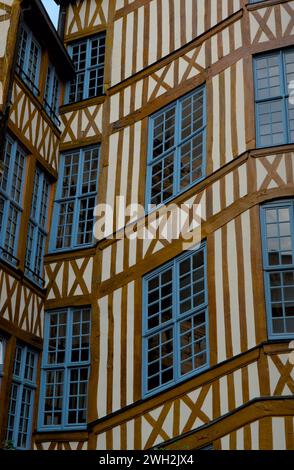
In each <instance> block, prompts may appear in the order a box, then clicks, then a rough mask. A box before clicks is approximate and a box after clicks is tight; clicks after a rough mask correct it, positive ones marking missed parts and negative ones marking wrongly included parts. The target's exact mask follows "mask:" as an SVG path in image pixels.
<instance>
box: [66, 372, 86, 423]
mask: <svg viewBox="0 0 294 470" xmlns="http://www.w3.org/2000/svg"><path fill="white" fill-rule="evenodd" d="M88 372H89V369H88V367H83V368H78V369H71V370H70V379H69V398H68V424H83V423H86V422H87V398H88Z"/></svg>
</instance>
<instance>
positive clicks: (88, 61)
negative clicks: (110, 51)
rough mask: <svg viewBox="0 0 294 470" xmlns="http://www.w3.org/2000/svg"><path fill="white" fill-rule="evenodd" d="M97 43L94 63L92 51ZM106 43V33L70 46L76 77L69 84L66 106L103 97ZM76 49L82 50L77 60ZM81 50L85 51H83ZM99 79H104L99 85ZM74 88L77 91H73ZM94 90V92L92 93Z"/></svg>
mask: <svg viewBox="0 0 294 470" xmlns="http://www.w3.org/2000/svg"><path fill="white" fill-rule="evenodd" d="M95 41H98V47H97V49H98V53H97V56H96V59H97V60H96V61H95V62H94V63H93V62H92V60H93V58H92V56H91V53H92V51H91V49H92V45H93V43H94V42H95ZM105 42H106V33H105V32H101V33H100V34H96V35H95V36H91V37H89V38H87V39H83V40H79V41H75V42H73V43H71V44H70V45H69V46H68V53H69V55H70V56H71V58H72V60H73V62H74V65H75V68H76V77H75V78H74V79H73V80H72V81H71V82H69V83H67V86H66V91H65V104H71V103H76V102H78V101H82V100H86V99H89V98H94V97H95V96H101V95H103V93H104V68H105ZM74 48H80V51H79V53H78V56H77V58H75V53H74ZM81 49H83V50H82V51H81ZM101 51H102V52H101ZM81 57H82V59H81ZM93 74H94V75H93ZM99 74H100V75H99ZM98 77H99V78H100V79H102V83H99V84H98V83H97V80H98ZM91 81H94V82H95V85H94V87H93V86H91ZM100 82H101V80H100ZM73 88H74V89H75V91H73V90H72V89H73ZM92 89H93V90H94V92H91V90H92Z"/></svg>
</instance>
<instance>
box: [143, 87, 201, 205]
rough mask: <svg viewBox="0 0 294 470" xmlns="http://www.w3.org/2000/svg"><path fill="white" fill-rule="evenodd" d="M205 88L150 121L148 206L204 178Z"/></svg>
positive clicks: (156, 203)
mask: <svg viewBox="0 0 294 470" xmlns="http://www.w3.org/2000/svg"><path fill="white" fill-rule="evenodd" d="M205 127H206V117H205V88H204V87H198V88H197V89H196V90H195V91H194V92H193V93H192V94H189V95H188V96H186V97H184V98H181V99H179V100H178V101H176V102H175V103H174V104H173V105H171V106H168V107H166V108H164V109H163V110H162V111H161V112H160V113H158V114H157V115H155V116H154V117H152V118H151V119H150V129H151V135H150V142H149V157H148V179H147V183H148V184H149V185H150V187H149V188H148V189H149V191H150V196H149V200H148V203H149V204H152V205H160V204H162V203H164V202H166V201H167V200H168V199H171V198H172V197H173V196H175V195H176V194H178V193H179V192H181V191H184V190H185V189H187V187H188V186H190V185H192V184H194V183H195V182H196V181H198V180H199V179H200V178H202V177H203V176H204V170H203V169H204V159H205V140H206V130H205Z"/></svg>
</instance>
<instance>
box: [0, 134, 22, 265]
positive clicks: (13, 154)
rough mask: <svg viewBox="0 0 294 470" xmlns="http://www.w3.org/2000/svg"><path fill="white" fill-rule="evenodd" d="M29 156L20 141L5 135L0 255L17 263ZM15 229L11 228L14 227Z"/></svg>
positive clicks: (0, 200)
mask: <svg viewBox="0 0 294 470" xmlns="http://www.w3.org/2000/svg"><path fill="white" fill-rule="evenodd" d="M26 158H27V155H26V153H25V151H24V150H23V148H22V147H21V146H20V144H19V143H18V141H17V140H14V139H13V138H12V137H10V136H6V141H5V152H4V172H3V175H2V178H1V180H0V257H1V258H2V259H5V261H8V262H9V263H10V264H12V265H13V266H17V265H18V263H19V260H18V258H17V248H18V239H19V229H20V223H21V217H22V212H23V189H24V180H25V173H26ZM12 226H13V227H14V228H15V230H14V231H12V230H11V227H12Z"/></svg>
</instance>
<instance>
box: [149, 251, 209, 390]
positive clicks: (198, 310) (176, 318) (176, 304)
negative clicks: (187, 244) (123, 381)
mask: <svg viewBox="0 0 294 470" xmlns="http://www.w3.org/2000/svg"><path fill="white" fill-rule="evenodd" d="M201 252H202V253H203V278H202V280H203V286H204V288H203V289H202V290H201V291H199V292H197V293H196V294H195V291H194V290H193V294H192V290H190V292H191V296H190V300H191V307H190V309H189V310H188V311H186V312H185V313H180V310H179V309H180V305H183V304H184V303H185V301H186V300H187V298H186V299H185V298H184V299H185V300H182V301H180V292H183V291H185V290H186V289H187V288H190V289H192V284H188V285H186V286H185V287H183V286H182V287H180V277H181V278H182V279H183V277H185V276H188V275H190V276H192V274H191V273H192V272H193V271H194V270H195V268H193V269H192V271H188V272H187V273H185V274H184V275H183V274H180V265H182V263H183V262H184V263H185V262H187V261H188V262H190V263H193V258H194V256H197V255H199V254H200V253H201ZM197 269H198V268H196V270H197ZM167 271H170V272H171V273H172V275H171V281H168V283H171V286H172V293H171V294H169V295H168V296H164V297H163V301H165V300H166V299H167V297H171V300H172V303H171V304H170V307H169V308H168V309H171V310H172V318H171V319H169V320H167V321H166V322H162V321H160V322H159V326H155V327H153V328H148V319H149V320H150V317H148V307H149V304H148V295H149V294H150V293H151V292H152V290H151V291H148V283H149V282H150V281H152V280H153V279H155V278H156V277H158V276H160V275H162V274H163V275H164V274H165V273H166V272H167ZM161 279H162V278H161ZM160 285H161V286H162V284H161V280H160ZM163 289H164V287H163ZM199 293H200V294H203V295H204V298H203V302H202V303H201V304H200V305H198V306H196V307H195V306H192V303H193V302H194V297H195V295H199ZM159 302H161V304H160V305H161V306H162V305H163V303H162V298H160V301H159ZM142 311H143V322H142V357H143V361H142V362H143V381H142V394H143V398H148V397H150V396H152V395H155V394H158V393H159V392H161V391H163V390H166V389H168V388H171V387H173V386H175V385H177V384H179V383H181V382H183V381H185V380H187V379H189V378H191V377H193V376H195V375H198V374H200V373H202V372H204V371H205V370H207V369H208V368H209V366H210V351H209V317H208V292H207V252H206V242H203V243H201V245H200V246H198V247H197V248H196V249H195V250H193V251H189V252H186V253H184V254H183V255H181V256H179V257H177V258H175V259H174V260H172V261H171V262H169V263H166V264H165V265H163V266H161V267H160V268H158V269H156V270H155V271H153V272H151V273H149V274H148V275H147V276H145V277H144V278H143V303H142ZM158 313H159V318H161V320H162V319H163V316H164V315H165V314H166V308H164V309H163V310H162V309H161V308H159V310H158ZM200 315H204V317H205V323H202V324H201V326H204V325H205V336H204V337H203V338H204V341H205V344H206V348H205V349H203V350H201V352H200V353H199V354H200V355H201V354H202V353H204V354H205V355H206V361H205V363H204V364H202V365H201V366H200V367H197V368H194V369H192V370H191V371H190V372H187V373H183V374H182V373H181V370H180V367H181V365H182V363H185V362H187V359H183V360H181V351H183V350H184V349H185V347H184V346H185V344H184V346H183V345H181V336H184V335H183V334H181V331H180V325H181V323H182V322H183V321H189V320H191V324H192V322H194V318H195V317H196V316H200ZM168 328H170V329H172V330H173V340H172V342H173V352H172V353H168V354H167V355H170V356H172V366H171V368H172V369H173V379H171V380H170V381H168V382H167V383H164V384H162V383H161V384H160V385H159V386H158V387H155V388H153V389H151V390H150V389H149V388H148V378H151V377H152V376H149V375H148V364H149V362H148V340H149V339H151V338H154V335H157V334H159V335H160V334H161V333H162V332H165V331H166V330H167V329H168ZM198 328H199V325H198ZM194 334H195V333H194V330H193V329H192V331H191V337H192V336H193V335H194ZM195 341H196V342H198V341H199V340H195V337H194V340H192V346H193V351H194V353H193V352H192V361H193V362H194V360H195V355H196V353H195V350H194V344H195ZM164 344H166V343H164ZM181 346H182V347H181ZM188 346H189V345H188ZM186 347H187V345H186ZM155 349H156V348H155ZM197 354H198V353H197ZM159 357H160V358H161V357H162V355H161V354H159ZM165 357H166V356H165ZM152 362H153V361H151V363H152ZM155 362H156V361H155ZM151 363H150V365H151ZM160 367H161V366H160ZM160 381H161V380H160Z"/></svg>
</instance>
